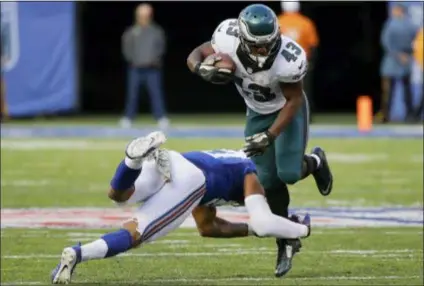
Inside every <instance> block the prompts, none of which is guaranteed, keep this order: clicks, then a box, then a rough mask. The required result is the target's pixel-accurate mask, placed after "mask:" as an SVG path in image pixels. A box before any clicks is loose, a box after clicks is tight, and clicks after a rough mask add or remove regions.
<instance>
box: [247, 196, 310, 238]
mask: <svg viewBox="0 0 424 286" xmlns="http://www.w3.org/2000/svg"><path fill="white" fill-rule="evenodd" d="M244 203H245V205H246V209H247V211H248V213H249V216H250V226H251V227H252V230H253V231H254V232H255V233H256V234H258V235H259V236H272V237H276V238H300V237H305V236H306V235H307V234H308V227H307V226H305V225H302V224H299V223H295V222H292V221H290V220H288V219H286V218H283V217H280V216H276V215H274V214H273V213H272V212H271V209H270V208H269V205H268V203H267V202H266V199H265V197H264V196H263V195H259V194H258V195H250V196H248V197H247V198H245V199H244Z"/></svg>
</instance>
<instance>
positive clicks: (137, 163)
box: [125, 157, 143, 170]
mask: <svg viewBox="0 0 424 286" xmlns="http://www.w3.org/2000/svg"><path fill="white" fill-rule="evenodd" d="M125 165H126V166H127V167H128V168H130V169H134V170H139V169H141V167H142V166H143V159H130V158H128V157H125Z"/></svg>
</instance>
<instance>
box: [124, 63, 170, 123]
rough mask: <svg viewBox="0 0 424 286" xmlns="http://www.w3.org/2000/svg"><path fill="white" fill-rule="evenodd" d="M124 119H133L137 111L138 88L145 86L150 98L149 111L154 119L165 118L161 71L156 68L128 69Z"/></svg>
mask: <svg viewBox="0 0 424 286" xmlns="http://www.w3.org/2000/svg"><path fill="white" fill-rule="evenodd" d="M127 80H128V81H127V99H126V103H125V117H127V118H129V119H134V118H135V116H136V115H137V111H138V100H139V91H140V86H145V87H146V88H147V92H148V94H149V97H150V105H151V110H152V112H153V116H154V117H155V118H156V119H161V118H163V117H165V116H166V111H165V104H164V96H163V85H162V71H161V70H160V69H157V68H136V67H130V68H128V79H127Z"/></svg>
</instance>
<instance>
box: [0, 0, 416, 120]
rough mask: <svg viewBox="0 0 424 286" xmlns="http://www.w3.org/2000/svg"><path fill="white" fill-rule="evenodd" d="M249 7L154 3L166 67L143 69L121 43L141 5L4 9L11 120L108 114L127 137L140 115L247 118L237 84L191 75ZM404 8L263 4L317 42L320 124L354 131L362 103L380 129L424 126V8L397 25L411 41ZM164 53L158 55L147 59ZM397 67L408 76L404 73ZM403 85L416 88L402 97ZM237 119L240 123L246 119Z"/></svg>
mask: <svg viewBox="0 0 424 286" xmlns="http://www.w3.org/2000/svg"><path fill="white" fill-rule="evenodd" d="M249 3H251V2H242V1H239V2H225V3H224V2H203V1H202V2H178V3H177V2H152V3H150V5H151V6H150V8H151V11H150V13H151V15H152V16H153V20H154V22H155V23H154V25H155V27H157V28H158V30H157V31H159V32H161V33H163V34H162V36H163V39H164V44H163V45H164V47H163V51H162V52H159V54H158V55H153V56H154V57H157V59H158V60H157V62H156V63H154V64H151V63H144V62H143V63H142V64H140V65H139V66H138V65H137V63H135V62H134V61H132V60H131V59H129V58H128V55H127V56H126V54H125V49H126V47H125V45H127V46H128V45H129V44H128V43H127V44H125V43H124V42H125V39H124V38H125V33H126V31H127V32H128V33H130V32H131V31H130V30H131V29H132V27H133V25H135V26H137V25H138V24H137V17H136V16H137V15H136V14H137V11H136V8H137V6H138V5H139V4H140V3H137V2H115V3H113V2H104V3H97V2H78V3H77V2H58V3H53V2H51V3H50V2H19V3H18V2H2V3H1V13H2V17H1V53H2V81H1V85H2V86H1V87H2V115H3V121H4V122H6V121H13V120H14V119H19V118H26V119H30V120H31V119H32V118H37V117H40V116H44V117H45V116H53V117H52V118H50V119H51V120H53V119H54V118H55V117H56V116H58V115H68V116H69V115H72V116H77V117H80V116H100V115H102V116H103V115H107V116H106V117H107V118H109V119H110V120H111V121H116V124H119V122H120V124H121V126H122V127H128V126H130V123H131V122H126V123H127V124H125V122H122V120H121V121H119V119H120V118H121V117H122V118H123V119H126V118H127V119H130V120H132V119H135V120H137V118H144V117H140V116H139V115H142V114H144V115H146V118H148V120H154V119H156V120H158V121H159V120H160V119H165V122H162V123H163V124H164V125H163V126H165V127H166V125H167V124H168V123H169V122H167V121H166V120H167V119H168V117H170V118H171V122H172V118H173V117H175V118H177V117H178V116H175V115H177V114H197V115H198V114H201V115H202V116H206V115H207V114H211V116H212V115H213V114H224V113H225V114H243V113H244V112H245V111H244V108H245V107H244V103H243V101H242V99H241V97H240V96H239V95H238V94H237V92H236V89H235V87H234V86H233V85H228V86H214V85H211V84H207V83H205V82H204V81H203V80H202V79H200V78H199V77H197V76H195V75H193V74H191V73H190V71H189V70H188V68H187V67H186V58H187V56H188V54H189V53H190V51H191V50H192V49H193V48H195V47H196V46H197V45H199V44H200V43H202V42H204V41H208V40H210V38H211V36H212V33H213V31H214V29H215V28H216V26H217V25H218V24H219V23H220V22H221V21H223V20H224V19H227V18H234V17H237V16H238V13H239V12H240V11H241V9H243V8H244V7H245V6H247V5H248V4H249ZM398 3H399V2H390V3H387V2H384V1H381V2H366V3H365V2H352V3H348V2H343V3H341V2H340V3H337V2H326V3H324V2H301V3H300V5H298V7H297V8H296V7H295V8H293V7H286V10H287V11H283V8H284V7H283V6H284V5H282V3H281V2H278V1H275V2H267V3H266V4H267V5H268V6H270V7H271V8H272V9H273V10H274V11H275V13H276V14H277V15H279V16H280V19H281V18H282V14H283V13H286V14H289V13H291V14H293V13H294V14H299V15H303V16H304V17H307V19H308V23H309V25H310V27H309V28H308V29H309V31H306V32H305V31H296V24H299V25H301V20H297V19H294V20H289V21H288V22H287V23H288V24H287V25H288V26H290V25H291V26H293V27H291V26H290V29H289V30H287V29H286V31H284V30H283V29H282V32H283V33H286V34H287V35H289V36H292V37H294V38H296V37H309V38H310V37H313V35H312V36H311V35H310V34H311V33H315V34H316V39H315V40H314V41H313V42H310V43H306V44H305V45H309V46H308V47H305V46H304V48H305V49H309V48H311V49H313V50H314V57H313V65H312V66H313V70H311V73H310V75H311V76H310V78H309V79H308V83H307V89H308V90H307V91H308V93H309V95H310V97H311V99H312V101H313V115H314V117H313V120H314V122H315V121H317V122H319V121H320V120H321V119H322V120H324V121H330V122H331V121H332V119H331V118H332V117H331V115H337V116H338V117H337V118H343V120H345V119H346V120H351V121H353V122H354V121H355V113H356V101H357V98H358V96H360V95H368V96H370V97H371V98H372V101H373V112H374V114H375V115H376V120H377V121H382V122H388V121H395V122H404V121H408V122H417V121H421V118H422V108H421V110H420V109H419V107H420V102H421V98H422V92H421V91H422V65H421V66H420V65H419V63H418V61H420V57H419V55H420V54H422V38H421V40H419V39H418V40H417V38H418V36H419V34H420V33H419V32H420V29H421V34H422V22H423V14H422V9H423V7H422V5H423V4H422V2H404V1H403V2H400V3H401V4H400V7H401V8H402V9H404V17H403V20H398V22H402V21H403V22H405V23H403V22H402V23H400V24H399V23H398V24H396V25H398V26H399V25H400V26H401V28H400V29H406V28H405V26H402V25H406V26H408V25H409V26H408V27H412V30H413V31H412V32H411V34H410V35H411V36H410V37H403V38H402V37H401V38H402V39H397V38H396V37H399V33H398V34H396V27H397V26H396V25H394V26H396V27H395V28H394V30H393V29H392V28H393V27H391V24H390V23H388V22H389V21H391V20H394V18H395V16H393V15H394V13H393V11H392V10H393V9H394V7H395V6H399V4H398ZM289 6H290V5H289ZM295 6H296V5H295ZM201 11H203V12H201ZM396 15H397V14H396ZM292 18H293V17H292ZM294 18H296V17H294ZM299 19H300V18H299ZM395 20H396V19H395ZM281 21H283V20H281ZM296 21H298V22H299V23H296ZM293 22H294V24H293ZM407 22H408V23H407ZM139 23H140V22H139ZM386 26H387V27H386ZM392 26H393V25H392ZM385 28H386V29H388V30H389V31H386V34H388V35H386V36H387V37H388V38H390V39H389V40H387V41H388V42H389V43H388V44H387V43H385V42H384V35H383V34H384V33H385V31H384V29H385ZM390 29H392V30H393V31H392V30H390ZM313 30H315V32H314V31H313ZM397 31H399V29H398V30H397ZM159 32H158V33H159ZM299 33H306V34H307V35H306V36H303V35H299ZM147 34H148V35H154V34H155V33H154V32H152V34H150V33H147ZM401 34H402V33H401ZM141 37H142V36H141ZM416 40H417V41H420V42H419V43H418V45H417V44H415V45H414V41H415V42H417V41H416ZM298 41H299V42H301V41H302V40H300V39H298ZM399 41H400V42H402V43H403V44H402V45H400V46H399V45H397V44H396V43H399ZM153 42H154V41H153ZM158 45H159V44H158ZM161 45H162V44H160V46H161ZM302 45H303V44H302ZM387 45H389V47H387ZM310 46H311V47H310ZM392 46H393V47H392ZM419 46H421V48H420V47H419ZM152 47H153V48H152ZM157 47H158V46H155V45H153V46H151V47H150V50H152V49H153V50H154V49H155V48H157ZM405 47H406V48H405ZM414 47H417V48H416V49H415V50H414ZM137 48H139V53H141V52H140V51H143V53H147V54H148V55H146V57H151V56H152V55H151V54H149V53H151V51H149V50H148V49H149V48H147V50H145V48H146V47H141V48H140V47H138V46H137ZM396 48H397V49H400V50H399V51H397V50H396ZM393 49H395V50H393ZM417 49H418V51H416V50H417ZM419 49H421V50H419ZM393 51H394V52H393ZM414 52H415V55H417V56H414ZM133 53H134V52H133ZM394 53H395V55H394V57H395V59H394V61H395V62H396V61H398V62H399V61H400V63H398V64H399V65H401V67H398V66H396V65H393V64H392V65H390V63H389V64H388V66H387V63H386V64H385V63H384V60H385V57H390V56H392V55H393V54H394ZM404 55H405V57H403V56H404ZM135 56H137V55H135ZM138 56H140V55H138ZM141 56H142V57H143V56H144V54H141ZM404 58H406V60H405V61H404ZM392 60H393V59H392ZM388 61H389V62H390V59H388ZM421 61H422V57H421ZM421 64H422V63H421ZM132 68H135V69H136V70H137V69H138V70H140V69H141V70H143V69H158V70H159V71H160V77H159V78H158V80H157V81H155V82H153V83H152V82H150V80H148V81H147V83H146V80H144V79H143V78H142V77H143V75H138V76H139V77H137V78H136V80H135V81H134V78H133V82H131V83H130V82H129V81H130V79H129V78H130V77H131V69H132ZM387 69H388V70H389V71H386V70H387ZM390 69H394V70H395V73H394V74H393V72H392V73H391V72H390ZM400 69H403V70H402V72H400V73H399V72H398V71H399V70H400ZM132 76H134V75H132ZM405 79H407V80H405ZM138 84H139V86H138ZM405 84H406V85H408V88H404V87H405V86H404V85H405ZM409 85H410V86H411V88H410V89H409ZM138 87H139V88H138ZM131 89H132V90H133V93H134V90H136V92H135V93H136V95H135V96H136V97H137V98H136V99H135V100H132V101H130V100H129V97H131V96H133V97H134V95H131V92H130V90H131ZM158 90H159V91H158ZM405 97H412V99H410V100H409V101H408V98H406V99H405ZM158 98H159V99H158ZM411 102H412V103H411ZM411 104H412V106H411ZM129 109H131V110H129ZM379 111H380V113H378V112H379ZM418 113H419V116H418V115H417V114H418ZM128 114H129V115H128ZM150 114H153V115H150ZM167 114H171V115H170V116H168V115H167ZM340 114H344V116H341V115H340ZM228 116H229V117H231V115H228ZM328 116H330V117H328ZM197 117H198V116H196V118H197ZM236 117H237V118H239V119H240V122H243V116H236ZM103 118H105V117H103ZM5 119H7V120H5ZM56 119H57V118H56ZM62 119H63V117H62ZM109 119H108V120H109ZM171 124H172V123H171Z"/></svg>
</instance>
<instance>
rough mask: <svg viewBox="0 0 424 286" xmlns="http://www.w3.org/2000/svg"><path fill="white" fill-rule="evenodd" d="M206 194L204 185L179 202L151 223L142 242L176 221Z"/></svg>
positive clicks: (142, 237)
mask: <svg viewBox="0 0 424 286" xmlns="http://www.w3.org/2000/svg"><path fill="white" fill-rule="evenodd" d="M205 193H206V185H205V184H203V185H202V186H201V187H200V188H197V189H196V190H195V191H194V192H193V193H191V194H190V195H189V196H187V197H186V198H185V199H183V200H182V201H181V202H179V203H178V204H177V205H175V207H173V208H171V209H170V210H169V211H168V212H166V213H165V214H163V215H162V216H160V217H159V218H157V219H156V220H154V221H153V222H151V223H150V224H149V225H148V226H147V227H146V228H145V230H144V232H143V234H142V236H141V241H146V240H148V239H149V238H150V237H152V236H153V235H155V234H156V233H158V232H159V231H161V230H162V229H163V228H164V227H166V226H167V225H169V224H170V223H172V222H173V221H175V220H176V219H177V218H178V217H179V216H180V215H182V214H183V213H185V212H186V211H187V210H188V209H189V208H190V207H191V206H192V205H193V204H194V203H195V202H196V201H197V200H199V199H200V198H202V197H203V196H204V195H205Z"/></svg>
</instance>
